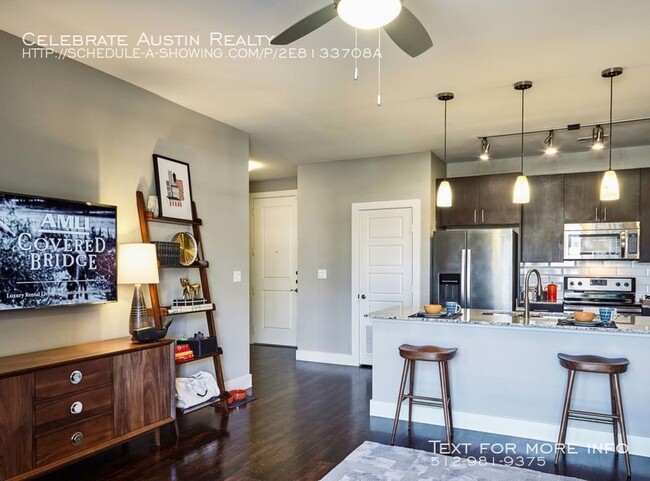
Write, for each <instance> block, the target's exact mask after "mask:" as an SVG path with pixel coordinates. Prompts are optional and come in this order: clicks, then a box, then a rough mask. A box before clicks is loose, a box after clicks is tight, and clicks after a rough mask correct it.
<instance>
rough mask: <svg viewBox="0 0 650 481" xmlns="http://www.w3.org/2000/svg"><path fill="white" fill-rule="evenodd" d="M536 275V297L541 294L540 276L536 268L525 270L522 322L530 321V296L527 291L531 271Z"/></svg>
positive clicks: (527, 322)
mask: <svg viewBox="0 0 650 481" xmlns="http://www.w3.org/2000/svg"><path fill="white" fill-rule="evenodd" d="M533 272H534V273H535V274H536V275H537V299H539V297H540V296H541V295H542V276H541V275H540V273H539V271H538V270H537V269H531V270H529V271H528V272H526V281H525V283H524V284H525V289H526V291H525V293H524V294H525V297H524V324H529V323H530V298H529V297H528V291H529V290H530V275H531V274H532V273H533Z"/></svg>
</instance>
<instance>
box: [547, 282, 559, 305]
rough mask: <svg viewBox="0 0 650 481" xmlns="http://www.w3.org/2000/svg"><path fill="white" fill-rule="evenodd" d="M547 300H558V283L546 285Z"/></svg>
mask: <svg viewBox="0 0 650 481" xmlns="http://www.w3.org/2000/svg"><path fill="white" fill-rule="evenodd" d="M546 300H547V301H548V302H557V284H553V283H552V282H551V283H550V284H549V285H548V286H546Z"/></svg>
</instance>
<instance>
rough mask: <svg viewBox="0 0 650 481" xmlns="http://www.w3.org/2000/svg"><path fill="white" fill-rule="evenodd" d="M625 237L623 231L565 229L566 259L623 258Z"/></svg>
mask: <svg viewBox="0 0 650 481" xmlns="http://www.w3.org/2000/svg"><path fill="white" fill-rule="evenodd" d="M621 235H623V240H622V239H621ZM624 239H625V232H621V231H598V232H594V231H578V230H565V231H564V259H565V260H580V259H601V260H602V259H622V258H623V257H624V256H623V245H624V242H625V240H624Z"/></svg>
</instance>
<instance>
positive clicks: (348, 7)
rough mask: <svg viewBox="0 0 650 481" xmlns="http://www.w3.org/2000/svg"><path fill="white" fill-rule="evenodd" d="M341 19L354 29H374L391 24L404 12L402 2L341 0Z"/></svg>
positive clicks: (395, 0)
mask: <svg viewBox="0 0 650 481" xmlns="http://www.w3.org/2000/svg"><path fill="white" fill-rule="evenodd" d="M336 8H337V12H338V14H339V17H341V19H342V20H343V21H344V22H345V23H348V24H350V25H352V26H353V27H356V28H361V29H372V28H379V27H383V26H384V25H387V24H389V23H390V22H392V21H393V20H395V18H396V17H397V16H398V15H399V13H400V11H401V10H402V2H401V1H400V0H341V1H340V2H339V4H338V6H337V7H336Z"/></svg>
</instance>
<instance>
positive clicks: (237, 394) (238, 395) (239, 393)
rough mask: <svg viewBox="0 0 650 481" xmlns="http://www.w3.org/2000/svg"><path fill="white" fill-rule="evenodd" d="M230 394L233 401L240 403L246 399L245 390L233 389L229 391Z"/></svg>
mask: <svg viewBox="0 0 650 481" xmlns="http://www.w3.org/2000/svg"><path fill="white" fill-rule="evenodd" d="M230 394H231V396H232V398H233V399H234V400H235V401H242V400H244V399H246V396H248V393H247V392H246V390H245V389H233V390H232V391H230Z"/></svg>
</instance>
